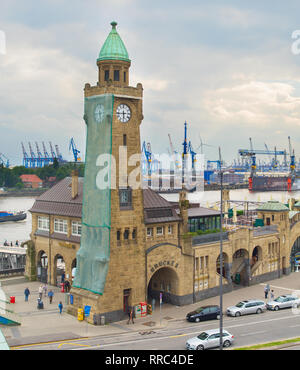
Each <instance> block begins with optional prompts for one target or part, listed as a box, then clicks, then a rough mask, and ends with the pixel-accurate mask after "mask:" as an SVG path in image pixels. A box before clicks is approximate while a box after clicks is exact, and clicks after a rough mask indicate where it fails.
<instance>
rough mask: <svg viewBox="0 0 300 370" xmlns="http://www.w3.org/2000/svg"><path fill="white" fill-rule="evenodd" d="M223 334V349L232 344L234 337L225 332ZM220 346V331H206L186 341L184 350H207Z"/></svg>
mask: <svg viewBox="0 0 300 370" xmlns="http://www.w3.org/2000/svg"><path fill="white" fill-rule="evenodd" d="M222 332H223V347H229V346H231V345H232V344H233V341H234V336H233V335H232V334H230V333H229V332H228V331H227V330H222ZM219 345H220V329H212V330H206V331H203V332H202V333H200V334H199V335H197V337H193V338H190V339H188V340H187V342H186V345H185V347H186V349H188V350H203V349H208V348H214V347H219Z"/></svg>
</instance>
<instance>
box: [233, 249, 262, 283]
mask: <svg viewBox="0 0 300 370" xmlns="http://www.w3.org/2000/svg"><path fill="white" fill-rule="evenodd" d="M256 252H258V249H257V250H256ZM231 274H232V279H233V281H234V283H235V284H237V285H240V284H242V285H248V284H249V278H250V262H249V253H248V251H247V250H246V249H238V250H237V251H235V252H234V254H233V256H232V267H231Z"/></svg>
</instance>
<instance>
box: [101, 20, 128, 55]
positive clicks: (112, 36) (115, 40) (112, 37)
mask: <svg viewBox="0 0 300 370" xmlns="http://www.w3.org/2000/svg"><path fill="white" fill-rule="evenodd" d="M111 26H112V30H111V31H110V33H109V35H108V36H107V39H106V40H105V42H104V44H103V46H102V48H101V50H100V54H99V57H98V59H97V61H100V60H124V61H126V62H130V59H129V56H128V53H127V50H126V47H125V45H124V43H123V41H122V39H121V37H120V36H119V34H118V32H117V30H116V26H117V22H111Z"/></svg>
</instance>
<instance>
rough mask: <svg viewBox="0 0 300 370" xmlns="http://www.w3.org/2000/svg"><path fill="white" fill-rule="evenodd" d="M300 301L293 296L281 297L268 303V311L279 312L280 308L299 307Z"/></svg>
mask: <svg viewBox="0 0 300 370" xmlns="http://www.w3.org/2000/svg"><path fill="white" fill-rule="evenodd" d="M299 306H300V299H299V298H298V297H297V296H293V295H292V294H286V295H280V296H279V297H277V298H275V299H274V300H273V301H270V302H267V309H268V310H274V311H278V310H279V309H280V308H288V307H289V308H290V307H299Z"/></svg>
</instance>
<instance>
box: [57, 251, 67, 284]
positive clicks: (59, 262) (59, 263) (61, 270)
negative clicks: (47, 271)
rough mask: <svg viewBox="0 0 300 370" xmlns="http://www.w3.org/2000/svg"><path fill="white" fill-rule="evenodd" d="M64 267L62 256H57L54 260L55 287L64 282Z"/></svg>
mask: <svg viewBox="0 0 300 370" xmlns="http://www.w3.org/2000/svg"><path fill="white" fill-rule="evenodd" d="M65 271H66V265H65V261H64V258H63V256H61V255H60V254H57V255H56V256H55V258H54V281H55V282H56V285H59V284H60V283H63V282H64V280H65Z"/></svg>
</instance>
